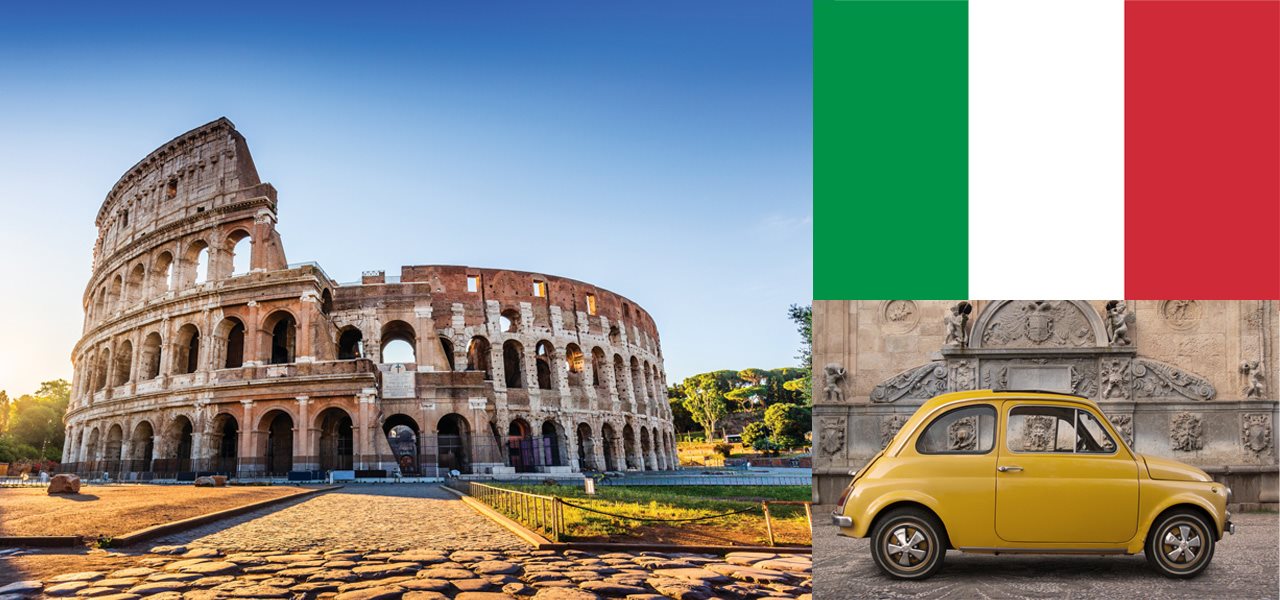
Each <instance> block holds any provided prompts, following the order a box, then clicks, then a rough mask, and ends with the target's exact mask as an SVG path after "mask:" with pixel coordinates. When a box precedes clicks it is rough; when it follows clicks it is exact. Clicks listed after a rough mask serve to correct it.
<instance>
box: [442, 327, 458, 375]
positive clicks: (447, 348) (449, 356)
mask: <svg viewBox="0 0 1280 600" xmlns="http://www.w3.org/2000/svg"><path fill="white" fill-rule="evenodd" d="M440 349H441V350H443V351H444V360H445V362H447V363H449V370H450V371H456V370H457V368H456V367H455V366H454V364H453V342H452V341H450V340H449V338H447V337H444V336H443V335H442V336H440Z"/></svg>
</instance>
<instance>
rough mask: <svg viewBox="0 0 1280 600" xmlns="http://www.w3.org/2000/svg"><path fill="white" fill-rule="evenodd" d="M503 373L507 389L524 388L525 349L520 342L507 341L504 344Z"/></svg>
mask: <svg viewBox="0 0 1280 600" xmlns="http://www.w3.org/2000/svg"><path fill="white" fill-rule="evenodd" d="M502 371H503V374H504V376H505V378H506V384H507V387H509V388H522V387H524V347H523V346H521V345H520V342H517V341H515V340H507V341H505V342H503V343H502Z"/></svg>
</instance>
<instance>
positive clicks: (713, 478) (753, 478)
mask: <svg viewBox="0 0 1280 600" xmlns="http://www.w3.org/2000/svg"><path fill="white" fill-rule="evenodd" d="M812 484H813V478H812V477H805V476H802V475H741V476H739V475H682V476H677V477H616V478H615V477H607V478H605V479H603V480H601V481H600V482H599V483H598V485H601V486H627V487H631V486H646V485H661V486H670V485H812Z"/></svg>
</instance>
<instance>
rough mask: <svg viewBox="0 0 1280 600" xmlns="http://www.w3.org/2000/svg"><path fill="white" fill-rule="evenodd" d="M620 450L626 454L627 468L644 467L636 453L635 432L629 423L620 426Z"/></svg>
mask: <svg viewBox="0 0 1280 600" xmlns="http://www.w3.org/2000/svg"><path fill="white" fill-rule="evenodd" d="M622 451H623V454H624V455H625V456H626V459H627V468H628V469H641V470H643V469H644V465H643V463H641V462H640V458H639V456H637V454H636V432H635V430H634V429H632V428H631V425H623V426H622Z"/></svg>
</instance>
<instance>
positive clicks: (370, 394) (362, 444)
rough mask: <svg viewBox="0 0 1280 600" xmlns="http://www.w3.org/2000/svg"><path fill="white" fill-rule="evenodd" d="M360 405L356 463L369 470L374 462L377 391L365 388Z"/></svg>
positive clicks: (354, 441) (361, 391) (360, 398)
mask: <svg viewBox="0 0 1280 600" xmlns="http://www.w3.org/2000/svg"><path fill="white" fill-rule="evenodd" d="M357 400H358V402H359V404H360V411H359V413H358V414H357V415H356V417H357V421H356V430H355V432H354V437H355V439H354V440H353V445H354V446H355V447H356V451H355V454H356V456H355V463H356V464H357V465H360V467H359V468H361V469H368V468H369V461H371V460H373V438H372V432H371V431H370V427H371V425H374V424H373V423H371V422H372V421H373V420H374V419H373V414H372V412H373V408H374V407H373V403H374V402H377V400H378V393H377V390H375V389H373V388H365V389H363V390H360V395H359V396H357Z"/></svg>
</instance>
